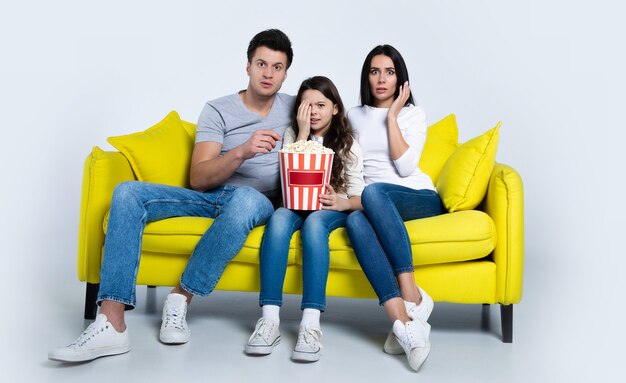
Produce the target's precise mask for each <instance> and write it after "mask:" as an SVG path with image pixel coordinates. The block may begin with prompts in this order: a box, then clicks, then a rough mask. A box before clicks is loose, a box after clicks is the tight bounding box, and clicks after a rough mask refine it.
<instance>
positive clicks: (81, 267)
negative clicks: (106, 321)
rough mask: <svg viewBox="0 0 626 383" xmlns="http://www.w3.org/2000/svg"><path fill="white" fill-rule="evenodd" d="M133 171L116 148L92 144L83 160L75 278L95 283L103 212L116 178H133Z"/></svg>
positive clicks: (107, 206) (106, 207)
mask: <svg viewBox="0 0 626 383" xmlns="http://www.w3.org/2000/svg"><path fill="white" fill-rule="evenodd" d="M134 179H135V175H134V173H133V171H132V169H131V167H130V164H129V163H128V161H127V160H126V157H124V155H122V154H121V153H119V152H106V151H103V150H102V149H100V148H99V147H97V146H96V147H94V148H93V150H92V151H91V153H90V154H89V155H88V156H87V159H86V160H85V165H84V167H83V182H82V191H81V201H80V220H79V226H78V262H77V265H78V279H79V280H81V281H84V282H89V283H99V281H100V264H101V262H102V259H101V257H102V256H101V255H102V246H103V245H104V230H103V221H104V216H105V214H106V213H107V211H108V210H109V207H110V206H111V197H112V196H113V190H114V189H115V187H116V186H117V184H119V183H120V182H124V181H130V180H134Z"/></svg>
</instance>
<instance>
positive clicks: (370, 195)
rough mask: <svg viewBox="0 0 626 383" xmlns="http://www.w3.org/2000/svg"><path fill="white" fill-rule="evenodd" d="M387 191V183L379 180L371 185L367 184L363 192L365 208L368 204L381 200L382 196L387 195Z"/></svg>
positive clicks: (362, 200) (362, 197) (362, 202)
mask: <svg viewBox="0 0 626 383" xmlns="http://www.w3.org/2000/svg"><path fill="white" fill-rule="evenodd" d="M385 192H386V184H385V183H381V182H377V183H373V184H371V185H367V187H366V188H365V189H363V193H362V194H361V204H362V205H363V208H365V209H366V208H367V206H370V205H372V204H373V203H376V202H377V201H380V198H381V197H383V196H385Z"/></svg>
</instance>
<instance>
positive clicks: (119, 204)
mask: <svg viewBox="0 0 626 383" xmlns="http://www.w3.org/2000/svg"><path fill="white" fill-rule="evenodd" d="M273 211H274V207H273V205H272V203H271V202H270V200H269V199H268V198H267V197H265V196H264V195H263V194H261V193H260V192H258V191H257V190H255V189H253V188H250V187H247V186H243V187H235V186H229V185H225V186H220V187H217V188H215V189H213V190H209V191H207V192H204V193H202V192H197V191H193V190H189V189H184V188H179V187H174V186H167V185H159V184H151V183H146V182H138V181H130V182H124V183H121V184H119V185H118V186H117V187H116V188H115V191H114V193H113V199H112V201H111V211H110V214H109V223H108V227H107V234H106V238H105V241H104V259H103V261H102V268H101V270H100V289H99V292H98V302H101V301H102V300H110V301H115V302H119V303H123V304H125V305H127V306H130V307H134V306H135V303H136V297H135V283H136V279H137V269H138V267H139V257H140V255H141V237H142V236H143V231H144V228H145V226H146V224H147V223H148V222H152V221H158V220H161V219H165V218H170V217H180V216H195V217H207V218H215V221H214V222H213V225H211V227H210V228H209V230H207V231H206V232H205V233H204V235H203V236H202V238H200V241H199V242H198V244H197V245H196V248H195V249H194V252H193V254H192V255H191V257H190V258H189V262H188V263H187V267H186V268H185V271H184V272H183V275H182V276H181V279H180V284H181V286H182V288H183V289H185V291H188V292H190V293H192V294H195V295H201V296H205V295H208V294H209V293H211V291H213V289H214V288H215V285H216V284H217V282H218V281H219V279H220V277H221V276H222V273H223V272H224V269H225V268H226V265H227V264H228V262H230V260H231V259H232V258H233V257H235V255H237V253H238V252H239V250H241V247H242V246H243V244H244V242H245V240H246V238H247V236H248V234H249V233H250V230H252V228H254V227H255V226H259V225H263V224H265V222H267V220H268V219H269V217H270V216H271V215H272V213H273Z"/></svg>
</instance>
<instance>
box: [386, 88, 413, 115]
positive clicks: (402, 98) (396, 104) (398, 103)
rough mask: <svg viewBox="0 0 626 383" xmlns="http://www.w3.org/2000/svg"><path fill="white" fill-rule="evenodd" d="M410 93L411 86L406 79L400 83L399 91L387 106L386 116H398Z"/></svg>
mask: <svg viewBox="0 0 626 383" xmlns="http://www.w3.org/2000/svg"><path fill="white" fill-rule="evenodd" d="M410 95H411V87H410V86H409V82H408V81H406V82H405V83H404V84H403V85H400V92H399V93H398V98H396V99H395V100H394V101H393V104H391V106H390V107H389V111H388V112H387V118H398V114H400V111H401V110H402V108H403V107H404V105H406V102H407V100H408V99H409V96H410Z"/></svg>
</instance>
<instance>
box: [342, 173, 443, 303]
mask: <svg viewBox="0 0 626 383" xmlns="http://www.w3.org/2000/svg"><path fill="white" fill-rule="evenodd" d="M361 204H362V205H363V209H362V210H358V211H355V212H353V213H352V214H350V216H348V219H347V222H346V228H347V231H348V237H349V238H350V243H351V245H352V248H353V249H354V252H355V254H356V257H357V259H358V261H359V264H360V265H361V268H362V269H363V272H364V273H365V276H366V277H367V279H368V280H369V281H370V284H371V285H372V287H373V288H374V291H375V292H376V295H377V296H378V299H379V302H380V304H381V305H382V304H383V303H385V302H386V301H388V300H389V299H391V298H396V297H401V296H402V294H401V293H400V288H399V286H398V281H397V279H396V276H397V275H398V274H400V273H405V272H412V271H413V254H412V251H411V242H410V240H409V235H408V233H407V231H406V227H405V226H404V221H409V220H413V219H418V218H426V217H432V216H435V215H439V214H443V213H444V212H445V210H444V207H443V205H442V204H441V199H440V198H439V195H438V194H437V192H435V191H432V190H427V189H424V190H415V189H410V188H407V187H404V186H400V185H394V184H388V183H382V182H381V183H374V184H371V185H368V186H367V187H366V188H365V190H363V194H362V195H361Z"/></svg>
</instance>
